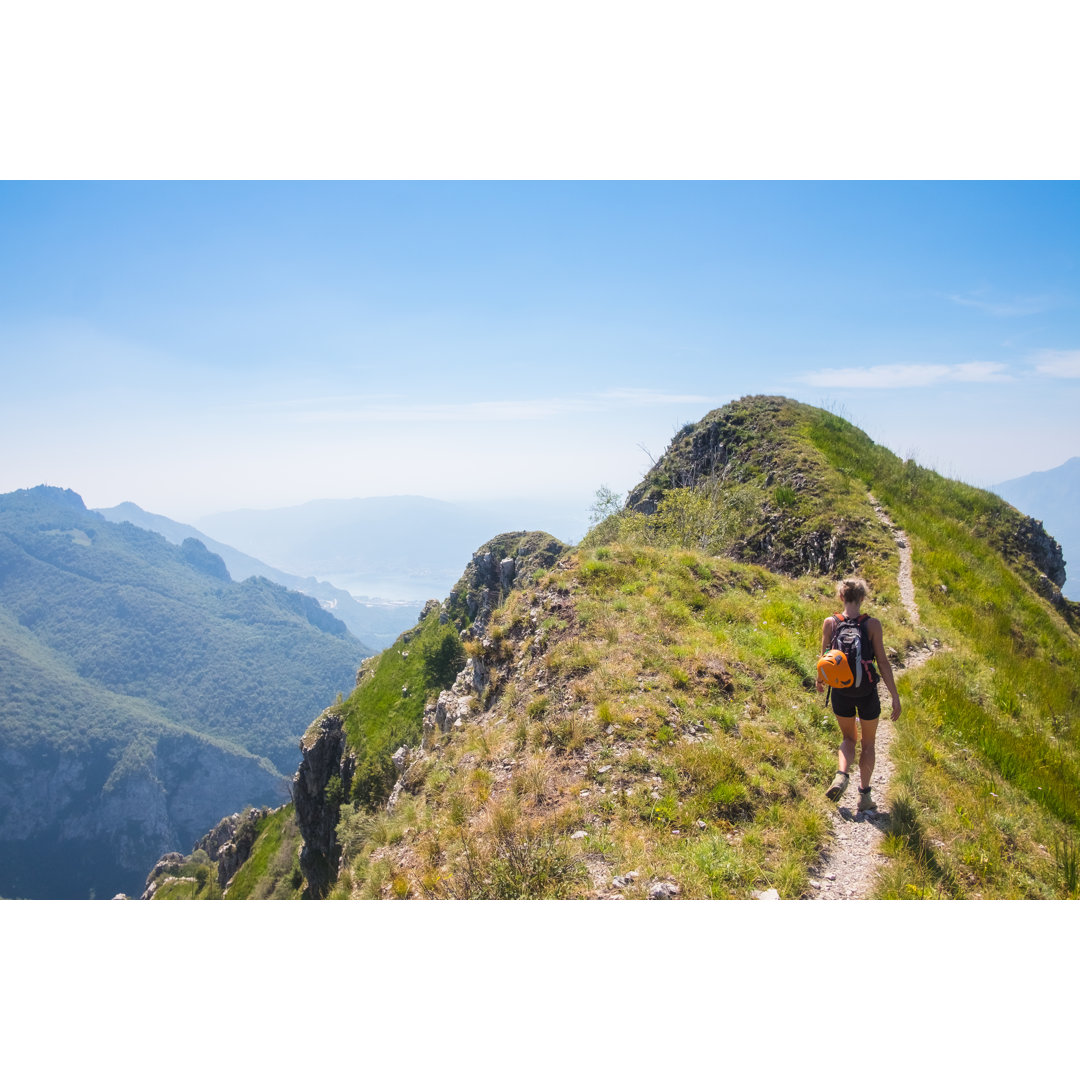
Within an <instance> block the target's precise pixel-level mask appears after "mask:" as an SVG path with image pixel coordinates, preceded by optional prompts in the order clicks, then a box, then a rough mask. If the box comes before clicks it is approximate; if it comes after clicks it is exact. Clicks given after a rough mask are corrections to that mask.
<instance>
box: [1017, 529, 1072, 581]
mask: <svg viewBox="0 0 1080 1080" xmlns="http://www.w3.org/2000/svg"><path fill="white" fill-rule="evenodd" d="M1005 554H1006V555H1008V556H1010V557H1012V558H1016V556H1017V555H1020V556H1023V557H1026V558H1027V559H1029V560H1030V561H1031V563H1032V565H1033V566H1034V567H1035V569H1036V570H1038V571H1039V573H1040V574H1043V575H1045V576H1046V577H1047V578H1049V579H1050V581H1051V582H1052V583H1053V584H1054V585H1056V586H1057V588H1058V589H1059V590H1060V588H1061V586H1062V585H1064V584H1065V557H1064V556H1063V555H1062V553H1061V545H1060V544H1059V543H1058V542H1057V541H1056V540H1055V539H1054V538H1053V537H1052V536H1051V535H1050V534H1049V533H1048V532H1047V531H1046V529H1044V528H1043V523H1042V522H1041V521H1036V520H1035V519H1034V518H1030V517H1021V518H1020V520H1019V522H1018V524H1017V526H1016V529H1015V531H1014V532H1013V534H1012V536H1010V537H1009V540H1008V541H1007V543H1006V549H1005Z"/></svg>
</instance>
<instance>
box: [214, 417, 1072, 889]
mask: <svg viewBox="0 0 1080 1080" xmlns="http://www.w3.org/2000/svg"><path fill="white" fill-rule="evenodd" d="M800 478H801V479H800ZM643 485H644V487H642V486H641V485H639V489H635V492H632V493H631V496H630V497H629V498H628V500H627V504H626V506H625V507H624V508H623V509H622V510H621V511H619V512H618V513H615V514H613V515H610V516H609V517H608V518H606V519H605V520H603V521H601V522H600V523H599V524H598V525H597V526H596V527H595V528H594V529H593V531H592V532H591V533H590V534H589V535H588V536H587V537H586V538H585V539H584V540H583V541H582V543H581V544H580V545H578V546H577V547H574V548H569V549H568V548H565V547H564V546H563V545H558V547H557V548H551V552H552V554H551V557H550V559H549V560H548V561H546V563H545V564H543V565H536V566H535V567H533V568H531V569H530V570H528V571H522V570H521V569H520V568H519V567H518V566H517V552H516V550H515V547H514V545H515V544H520V543H521V538H520V537H518V536H515V535H510V536H501V537H496V538H495V539H494V540H492V541H491V542H490V544H489V545H484V546H482V547H481V548H480V549H478V550H477V552H476V553H475V555H474V558H473V560H472V561H471V562H470V566H469V568H468V569H467V571H466V574H465V576H464V577H463V578H462V579H461V581H460V583H459V585H458V586H457V587H455V589H454V590H452V592H451V595H450V596H449V597H448V598H447V600H446V601H445V602H443V603H438V604H431V605H429V606H428V607H427V608H426V609H425V611H424V612H423V615H422V618H421V621H420V623H419V624H418V625H417V627H415V628H414V629H413V630H412V631H409V632H408V633H407V634H405V635H402V638H400V639H399V640H398V642H396V643H395V645H394V646H393V647H392V648H390V649H388V650H386V651H384V652H383V653H382V654H380V656H378V657H375V658H372V659H371V660H369V661H366V662H365V664H364V667H363V670H362V677H361V680H360V683H359V685H358V687H357V690H356V691H355V692H354V693H353V694H352V695H351V696H350V697H349V698H348V699H346V700H345V701H343V702H341V703H338V704H337V705H331V706H330V707H328V708H327V709H326V710H324V712H323V714H322V715H321V716H320V718H319V719H318V721H317V722H316V723H314V724H313V725H312V726H311V728H309V730H308V732H307V734H306V735H305V739H304V753H305V764H307V763H310V764H311V767H310V768H308V769H307V771H306V772H304V773H303V775H304V779H305V782H304V783H303V784H300V783H298V784H297V785H295V786H294V803H293V806H291V807H284V808H282V809H281V810H279V811H277V812H275V814H274V815H270V816H269V817H268V818H267V819H266V820H267V823H268V824H267V825H266V826H265V829H264V832H262V833H260V836H259V838H258V839H257V840H256V842H255V845H254V847H253V854H252V856H251V860H252V865H255V860H256V859H258V860H260V862H259V864H258V865H260V866H263V867H268V866H271V865H277V866H278V867H279V868H280V871H281V872H280V873H276V872H275V873H276V876H275V873H270V872H269V871H267V872H265V873H264V872H263V871H260V872H259V873H260V874H262V875H263V876H262V884H261V885H259V886H258V888H261V890H262V893H261V894H262V895H276V896H281V897H287V896H299V895H309V896H313V897H316V896H331V897H341V898H346V897H370V898H400V899H406V898H409V897H459V898H469V897H471V898H485V897H490V898H516V897H531V898H541V897H595V898H618V897H623V898H650V899H664V898H671V897H686V898H704V897H716V898H725V897H734V898H740V897H741V898H749V897H752V896H759V897H762V898H769V897H779V898H784V899H786V898H804V897H808V896H810V895H813V894H814V893H815V886H814V881H816V880H817V878H816V877H815V875H819V874H821V873H822V868H823V865H824V861H825V859H826V858H827V853H828V851H829V850H830V845H831V844H832V842H833V841H832V837H833V835H834V834H835V833H837V832H838V828H839V826H838V823H837V818H836V814H837V810H836V807H835V806H834V805H833V804H831V803H829V802H828V801H827V800H826V799H825V797H824V789H825V786H826V784H827V783H828V781H829V779H831V777H832V775H833V771H834V769H835V767H836V746H837V743H838V741H839V735H838V732H837V730H836V726H835V721H834V720H833V718H832V716H831V714H830V713H829V711H828V710H827V709H826V708H825V707H824V705H823V702H822V700H821V699H820V698H819V697H817V696H815V694H814V689H813V686H814V663H815V659H816V657H817V654H818V650H819V648H820V634H821V629H820V628H821V620H822V618H823V616H824V615H825V614H827V613H828V612H830V611H832V610H834V609H835V597H834V594H833V586H834V583H835V578H836V577H837V576H840V575H844V574H848V573H851V572H855V573H858V574H860V575H861V576H863V577H865V578H866V579H867V581H868V582H869V584H870V588H871V599H870V600H869V601H868V606H869V610H870V611H871V612H872V613H873V614H874V615H876V616H877V617H878V618H879V619H880V620H881V622H882V624H883V626H884V628H885V642H886V647H887V649H888V651H889V655H890V657H891V658H892V661H893V663H894V664H895V666H896V669H897V671H898V673H899V674H898V678H899V686H900V689H901V695H902V697H903V700H904V711H903V713H902V714H901V717H900V720H899V722H898V723H897V725H896V728H895V732H894V733H893V734H894V738H893V739H892V740H891V749H890V753H891V755H892V757H893V764H894V766H895V768H894V772H893V775H892V779H891V781H889V785H888V788H887V790H884V791H880V792H879V793H878V800H879V804H881V813H880V814H878V815H870V814H861V815H860V814H855V813H854V812H853V811H852V810H851V809H849V808H848V807H847V806H846V804H845V805H843V806H841V810H840V813H841V819H842V820H843V821H845V822H853V823H854V824H855V826H857V828H859V829H863V830H870V833H869V834H867V835H868V836H869V837H870V838H871V839H872V840H873V843H874V846H875V847H876V848H877V849H879V851H880V855H881V857H882V862H881V865H880V866H879V867H877V868H876V869H875V870H874V873H873V882H872V889H871V891H872V894H873V895H876V896H879V897H887V898H905V899H917V898H924V897H956V898H962V897H973V898H978V897H1006V896H1009V897H1020V896H1025V897H1054V896H1072V895H1077V894H1078V888H1080V885H1078V882H1077V880H1076V871H1075V867H1076V865H1077V863H1076V851H1077V845H1078V842H1080V832H1078V828H1080V795H1078V791H1080V748H1078V741H1080V732H1078V731H1076V729H1075V727H1074V726H1073V725H1072V723H1071V721H1070V719H1069V717H1070V715H1071V713H1072V711H1074V708H1075V703H1076V702H1077V700H1078V699H1080V687H1078V684H1077V676H1076V671H1077V670H1080V640H1078V638H1077V633H1076V626H1077V622H1078V618H1077V615H1078V611H1080V606H1078V605H1074V604H1071V603H1070V602H1069V601H1068V600H1067V599H1065V598H1064V597H1063V596H1062V595H1061V593H1060V589H1059V588H1058V586H1057V584H1056V582H1055V580H1054V579H1055V578H1057V577H1060V576H1061V571H1062V569H1063V565H1062V563H1061V554H1060V548H1059V547H1058V546H1057V545H1056V544H1055V543H1054V541H1053V539H1052V538H1051V537H1049V536H1048V534H1047V533H1046V532H1045V530H1044V529H1042V527H1041V526H1039V525H1038V523H1037V522H1035V521H1033V520H1032V519H1030V518H1028V517H1026V516H1025V515H1023V514H1021V513H1019V512H1018V511H1017V510H1015V508H1013V507H1010V506H1009V505H1008V504H1007V503H1005V502H1004V501H1003V500H1001V499H1000V498H998V497H996V496H994V495H992V494H990V493H987V492H984V491H980V490H979V489H975V488H970V487H968V486H967V485H963V484H960V483H958V482H955V481H950V480H947V479H945V478H943V477H940V476H938V475H937V474H936V473H934V472H932V470H928V469H924V468H922V467H920V466H918V465H917V464H915V463H914V462H912V461H902V460H900V459H899V458H897V457H896V456H895V455H893V454H891V453H890V452H889V451H887V450H885V449H884V448H882V447H879V446H876V445H875V444H874V443H873V442H872V440H870V439H869V438H868V437H867V436H866V435H865V433H863V432H861V431H859V430H858V429H857V428H855V427H853V425H851V424H849V423H847V422H846V421H845V420H843V419H842V418H839V417H836V416H833V415H832V414H829V413H827V412H825V411H824V410H821V409H815V408H813V407H811V406H807V405H803V404H801V403H798V402H793V401H790V400H788V399H782V398H769V397H752V398H744V399H740V400H738V401H734V402H731V403H730V404H729V405H727V406H724V407H723V408H722V409H720V410H716V411H715V412H714V413H711V414H709V415H708V416H707V417H705V418H703V420H702V421H701V422H699V423H698V424H695V425H688V426H687V428H685V429H683V430H682V431H681V432H679V433H678V434H677V435H676V437H675V438H674V439H673V440H672V446H671V447H669V450H668V452H667V453H666V454H665V456H664V457H663V458H661V459H660V461H659V462H657V465H656V466H655V467H654V469H653V470H650V475H648V476H647V477H646V479H645V480H644V481H643ZM872 499H873V500H876V502H875V501H872ZM879 511H880V514H879ZM886 518H887V521H886V520H885V519H886ZM898 535H902V536H903V537H904V538H905V540H904V542H905V545H906V547H905V551H906V553H907V554H908V555H910V559H911V563H910V585H911V588H912V589H913V590H914V593H915V596H916V598H917V603H918V613H919V614H918V619H916V618H915V616H914V615H913V614H912V611H913V610H914V608H913V607H912V608H909V605H908V604H907V602H906V600H905V596H904V593H903V592H902V588H901V584H902V582H901V579H902V575H901V572H900V571H901V565H902V564H901V558H900V550H901V549H900V548H899V547H898V541H897V536H898ZM733 556H737V557H733ZM765 563H769V564H770V565H765ZM504 567H505V570H504ZM770 567H771V568H770ZM504 574H505V576H504ZM485 590H486V591H485ZM440 656H444V657H445V658H446V660H447V663H446V664H445V665H442V666H440V665H438V664H436V663H434V661H435V660H436V658H438V657H440ZM917 661H918V662H917ZM1034 671H1037V672H1038V677H1037V679H1035V678H1032V675H1031V673H1032V672H1034ZM1021 687H1023V691H1021V690H1020V688H1021ZM413 695H416V696H422V697H423V700H422V701H419V702H416V704H415V705H413V706H410V707H409V709H408V710H405V703H406V702H408V701H410V700H415V699H414V697H413ZM395 710H396V712H395ZM403 710H405V711H403ZM406 713H407V715H406ZM394 715H396V716H398V717H399V720H398V721H395V722H393V723H391V722H389V720H388V718H389V717H391V716H394ZM886 722H887V721H886ZM395 725H396V726H395ZM395 746H396V748H395ZM361 762H366V763H367V764H366V765H365V766H364V768H363V769H361V768H359V765H360V763H361ZM302 769H303V767H302ZM387 770H392V772H388V771H387ZM299 775H300V774H298V776H299ZM390 779H394V784H393V789H392V791H391V792H390V795H389V797H387V795H386V784H387V782H388V781H389V780H390ZM845 814H846V815H848V816H847V817H846V818H844V817H843V815H845ZM289 823H292V825H293V827H294V828H295V831H294V832H293V833H292V834H291V835H290V836H289V837H288V838H286V836H285V832H284V829H285V827H286V825H288V824H289ZM275 830H276V831H275ZM290 868H291V869H290ZM286 869H288V870H289V872H288V873H286ZM239 878H240V873H238V874H237V879H239ZM818 884H819V885H820V881H819V882H818ZM255 887H256V886H254V885H253V884H252V882H251V881H250V880H248V881H247V882H246V883H245V884H244V886H243V888H242V889H240V890H238V891H236V892H234V891H233V888H232V887H230V888H229V890H228V892H226V894H225V895H226V896H236V897H241V896H243V895H251V894H252V892H251V890H252V889H253V888H255Z"/></svg>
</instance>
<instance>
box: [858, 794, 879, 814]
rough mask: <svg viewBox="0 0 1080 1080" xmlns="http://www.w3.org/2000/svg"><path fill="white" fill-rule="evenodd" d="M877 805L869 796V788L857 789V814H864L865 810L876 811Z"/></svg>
mask: <svg viewBox="0 0 1080 1080" xmlns="http://www.w3.org/2000/svg"><path fill="white" fill-rule="evenodd" d="M876 809H877V803H876V802H874V798H873V796H872V795H871V794H870V789H869V788H859V813H860V814H861V813H865V812H866V811H867V810H876Z"/></svg>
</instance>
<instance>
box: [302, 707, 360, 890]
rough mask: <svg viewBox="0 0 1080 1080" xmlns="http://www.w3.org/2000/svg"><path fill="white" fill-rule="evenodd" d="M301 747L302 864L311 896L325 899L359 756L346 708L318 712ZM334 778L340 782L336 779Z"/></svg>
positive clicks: (338, 855) (339, 854)
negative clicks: (351, 742) (349, 739)
mask: <svg viewBox="0 0 1080 1080" xmlns="http://www.w3.org/2000/svg"><path fill="white" fill-rule="evenodd" d="M300 752H301V753H302V754H303V760H302V761H301V763H300V768H299V770H298V771H297V773H296V778H295V780H294V781H293V805H294V806H295V807H296V822H297V825H298V826H299V828H300V835H301V836H302V837H303V838H304V846H303V847H302V848H301V849H300V869H301V870H303V872H304V877H305V878H306V879H307V883H308V889H309V890H310V893H311V895H312V897H314V898H316V899H321V898H322V897H324V896H325V895H326V893H327V891H328V889H329V887H330V883H331V881H332V880H333V877H334V874H335V873H336V871H337V866H338V860H339V859H340V857H341V847H340V845H339V844H338V839H337V826H338V820H339V817H340V808H341V803H342V800H343V799H345V798H347V797H348V793H349V789H350V787H351V785H352V778H353V771H354V769H355V758H354V757H353V755H352V754H351V753H349V752H347V748H346V741H345V730H344V720H343V717H342V715H341V713H340V712H338V711H337V710H336V709H333V708H330V709H327V710H326V711H325V712H324V713H323V714H322V715H321V716H319V717H318V719H317V720H315V722H314V723H313V724H312V725H311V727H309V728H308V730H307V731H306V732H305V733H304V737H303V739H302V740H301V741H300ZM335 778H336V783H331V781H333V780H335Z"/></svg>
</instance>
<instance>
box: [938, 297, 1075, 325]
mask: <svg viewBox="0 0 1080 1080" xmlns="http://www.w3.org/2000/svg"><path fill="white" fill-rule="evenodd" d="M947 295H948V299H950V300H951V301H952V302H953V303H954V304H960V305H962V306H963V307H971V308H975V309H977V310H978V311H985V312H986V314H987V315H993V316H995V317H997V318H999V319H1010V318H1016V317H1017V316H1021V315H1038V314H1040V313H1041V312H1043V311H1049V310H1050V309H1051V308H1052V307H1053V306H1054V303H1055V301H1054V298H1053V297H1052V296H1018V297H1015V298H1014V299H1012V300H980V299H979V294H978V293H968V294H967V295H966V296H962V295H957V294H947Z"/></svg>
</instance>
